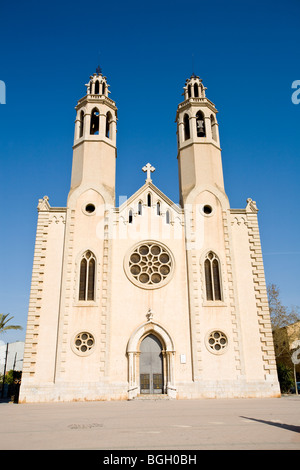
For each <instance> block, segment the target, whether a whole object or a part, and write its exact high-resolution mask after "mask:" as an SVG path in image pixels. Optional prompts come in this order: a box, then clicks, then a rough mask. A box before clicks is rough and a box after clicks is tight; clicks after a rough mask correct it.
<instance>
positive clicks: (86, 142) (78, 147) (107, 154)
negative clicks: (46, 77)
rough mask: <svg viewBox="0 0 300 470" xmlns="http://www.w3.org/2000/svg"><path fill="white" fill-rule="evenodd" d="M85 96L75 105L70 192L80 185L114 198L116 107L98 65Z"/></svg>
mask: <svg viewBox="0 0 300 470" xmlns="http://www.w3.org/2000/svg"><path fill="white" fill-rule="evenodd" d="M85 86H86V88H87V91H86V95H85V96H84V97H83V98H81V99H80V100H79V101H78V103H77V106H76V108H75V109H76V120H75V135H74V145H73V167H72V178H71V191H70V192H73V190H74V189H75V188H77V187H78V186H80V185H85V186H86V185H88V186H89V187H91V188H93V189H98V190H99V189H101V188H99V185H100V186H102V187H104V188H105V192H106V193H107V194H109V199H110V200H109V201H107V202H110V203H114V199H115V167H116V161H115V160H116V153H117V148H116V135H117V107H116V104H115V102H114V101H113V100H112V99H111V98H109V96H108V95H109V94H110V91H109V85H108V83H107V78H106V77H105V76H104V75H103V74H102V70H101V68H100V66H98V67H97V69H96V72H95V73H94V74H93V75H91V76H90V79H89V82H88V83H87V84H86V85H85Z"/></svg>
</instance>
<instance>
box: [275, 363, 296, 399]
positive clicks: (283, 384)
mask: <svg viewBox="0 0 300 470" xmlns="http://www.w3.org/2000/svg"><path fill="white" fill-rule="evenodd" d="M277 373H278V380H279V384H280V390H281V392H282V393H286V392H289V391H290V389H291V387H292V386H293V384H294V378H293V372H292V370H291V369H290V368H289V367H287V366H285V365H284V364H278V365H277Z"/></svg>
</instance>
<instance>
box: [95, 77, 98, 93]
mask: <svg viewBox="0 0 300 470" xmlns="http://www.w3.org/2000/svg"><path fill="white" fill-rule="evenodd" d="M95 95H99V81H98V80H96V82H95Z"/></svg>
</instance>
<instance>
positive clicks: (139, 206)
mask: <svg viewBox="0 0 300 470" xmlns="http://www.w3.org/2000/svg"><path fill="white" fill-rule="evenodd" d="M137 212H138V215H142V213H143V204H142V203H141V201H139V203H138V211H137Z"/></svg>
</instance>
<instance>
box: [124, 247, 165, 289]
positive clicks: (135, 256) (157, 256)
mask: <svg viewBox="0 0 300 470" xmlns="http://www.w3.org/2000/svg"><path fill="white" fill-rule="evenodd" d="M173 267H174V262H173V258H172V255H171V253H170V252H169V250H168V249H167V248H166V247H165V246H162V245H161V244H158V243H156V242H145V243H142V244H139V245H138V246H136V248H135V249H134V250H133V251H131V252H130V254H129V255H128V256H127V258H126V260H125V271H126V274H127V276H128V277H129V279H130V280H131V281H133V282H134V283H135V284H136V285H138V286H139V287H145V288H147V289H154V288H155V287H162V286H163V285H164V284H166V283H167V282H168V281H169V280H170V278H171V274H172V271H173Z"/></svg>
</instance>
